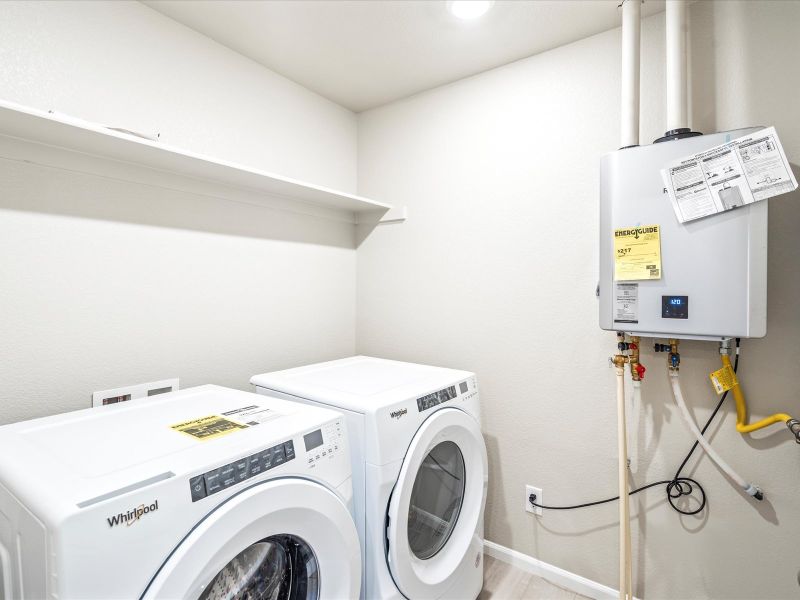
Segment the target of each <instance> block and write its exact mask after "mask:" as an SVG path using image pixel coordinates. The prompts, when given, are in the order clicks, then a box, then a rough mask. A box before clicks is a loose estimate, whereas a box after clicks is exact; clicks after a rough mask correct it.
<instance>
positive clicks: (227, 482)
mask: <svg viewBox="0 0 800 600" xmlns="http://www.w3.org/2000/svg"><path fill="white" fill-rule="evenodd" d="M219 478H220V485H222V487H224V488H226V487H230V486H232V485H233V484H234V483H236V466H235V464H234V463H231V464H229V465H225V466H224V467H221V468H220V469H219Z"/></svg>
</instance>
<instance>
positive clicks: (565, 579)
mask: <svg viewBox="0 0 800 600" xmlns="http://www.w3.org/2000/svg"><path fill="white" fill-rule="evenodd" d="M483 549H484V552H485V553H486V554H488V555H489V556H491V557H492V558H496V559H497V560H502V561H503V562H505V563H508V564H510V565H512V566H514V567H516V568H518V569H520V570H522V571H527V572H528V573H532V574H534V575H536V576H537V577H541V578H542V579H546V580H547V581H549V582H551V583H554V584H555V585H557V586H559V587H562V588H564V589H566V590H569V591H571V592H576V593H578V594H581V595H582V596H588V597H589V598H594V599H595V600H617V599H618V598H619V592H618V591H617V590H615V589H614V588H610V587H608V586H607V585H603V584H602V583H597V582H596V581H592V580H591V579H586V577H581V576H580V575H576V574H575V573H570V572H569V571H565V570H564V569H561V568H559V567H556V566H554V565H551V564H548V563H546V562H544V561H541V560H539V559H538V558H533V557H532V556H528V555H527V554H523V553H522V552H517V551H516V550H512V549H511V548H506V547H505V546H501V545H500V544H495V543H494V542H490V541H488V540H487V541H485V542H484V546H483Z"/></svg>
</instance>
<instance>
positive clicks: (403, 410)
mask: <svg viewBox="0 0 800 600" xmlns="http://www.w3.org/2000/svg"><path fill="white" fill-rule="evenodd" d="M405 414H408V409H407V408H401V409H400V410H393V411H392V412H390V413H389V416H390V417H392V418H393V419H399V418H400V417H402V416H403V415H405Z"/></svg>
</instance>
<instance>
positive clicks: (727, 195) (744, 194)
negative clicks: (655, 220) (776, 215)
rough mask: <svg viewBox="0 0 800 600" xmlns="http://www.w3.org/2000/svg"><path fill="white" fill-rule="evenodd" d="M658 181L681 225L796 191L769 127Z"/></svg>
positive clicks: (686, 162) (674, 168) (678, 165)
mask: <svg viewBox="0 0 800 600" xmlns="http://www.w3.org/2000/svg"><path fill="white" fill-rule="evenodd" d="M661 177H662V178H663V179H664V185H665V186H666V190H667V192H668V193H669V199H670V201H671V202H672V207H673V208H674V209H675V214H676V215H677V217H678V221H680V222H681V223H685V222H686V221H693V220H694V219H700V218H701V217H707V216H708V215H714V214H717V213H721V212H725V211H728V210H733V209H734V208H738V207H739V206H745V205H746V204H752V203H753V202H758V201H759V200H766V199H767V198H772V197H773V196H777V195H778V194H785V193H786V192H791V191H792V190H795V189H797V181H796V180H795V178H794V174H793V173H792V168H791V166H789V161H788V160H787V159H786V154H785V153H784V151H783V146H781V141H780V140H779V139H778V132H777V131H775V128H774V127H768V128H766V129H762V130H760V131H756V132H755V133H751V134H748V135H745V136H742V137H740V138H736V139H735V140H732V141H730V142H727V143H725V144H722V145H720V146H715V147H714V148H711V149H709V150H706V151H704V152H700V153H698V154H695V155H693V156H689V157H687V158H684V159H683V160H679V161H677V162H674V163H672V164H670V165H669V166H668V167H667V168H666V169H662V170H661Z"/></svg>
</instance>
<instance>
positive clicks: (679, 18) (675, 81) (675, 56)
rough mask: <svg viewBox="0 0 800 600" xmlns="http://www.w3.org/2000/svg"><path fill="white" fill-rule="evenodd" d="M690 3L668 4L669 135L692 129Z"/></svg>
mask: <svg viewBox="0 0 800 600" xmlns="http://www.w3.org/2000/svg"><path fill="white" fill-rule="evenodd" d="M686 29H687V28H686V0H667V25H666V30H667V131H668V132H670V131H675V130H677V129H687V130H688V128H689V117H688V111H687V89H686V88H687V81H688V77H687V71H686Z"/></svg>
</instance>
